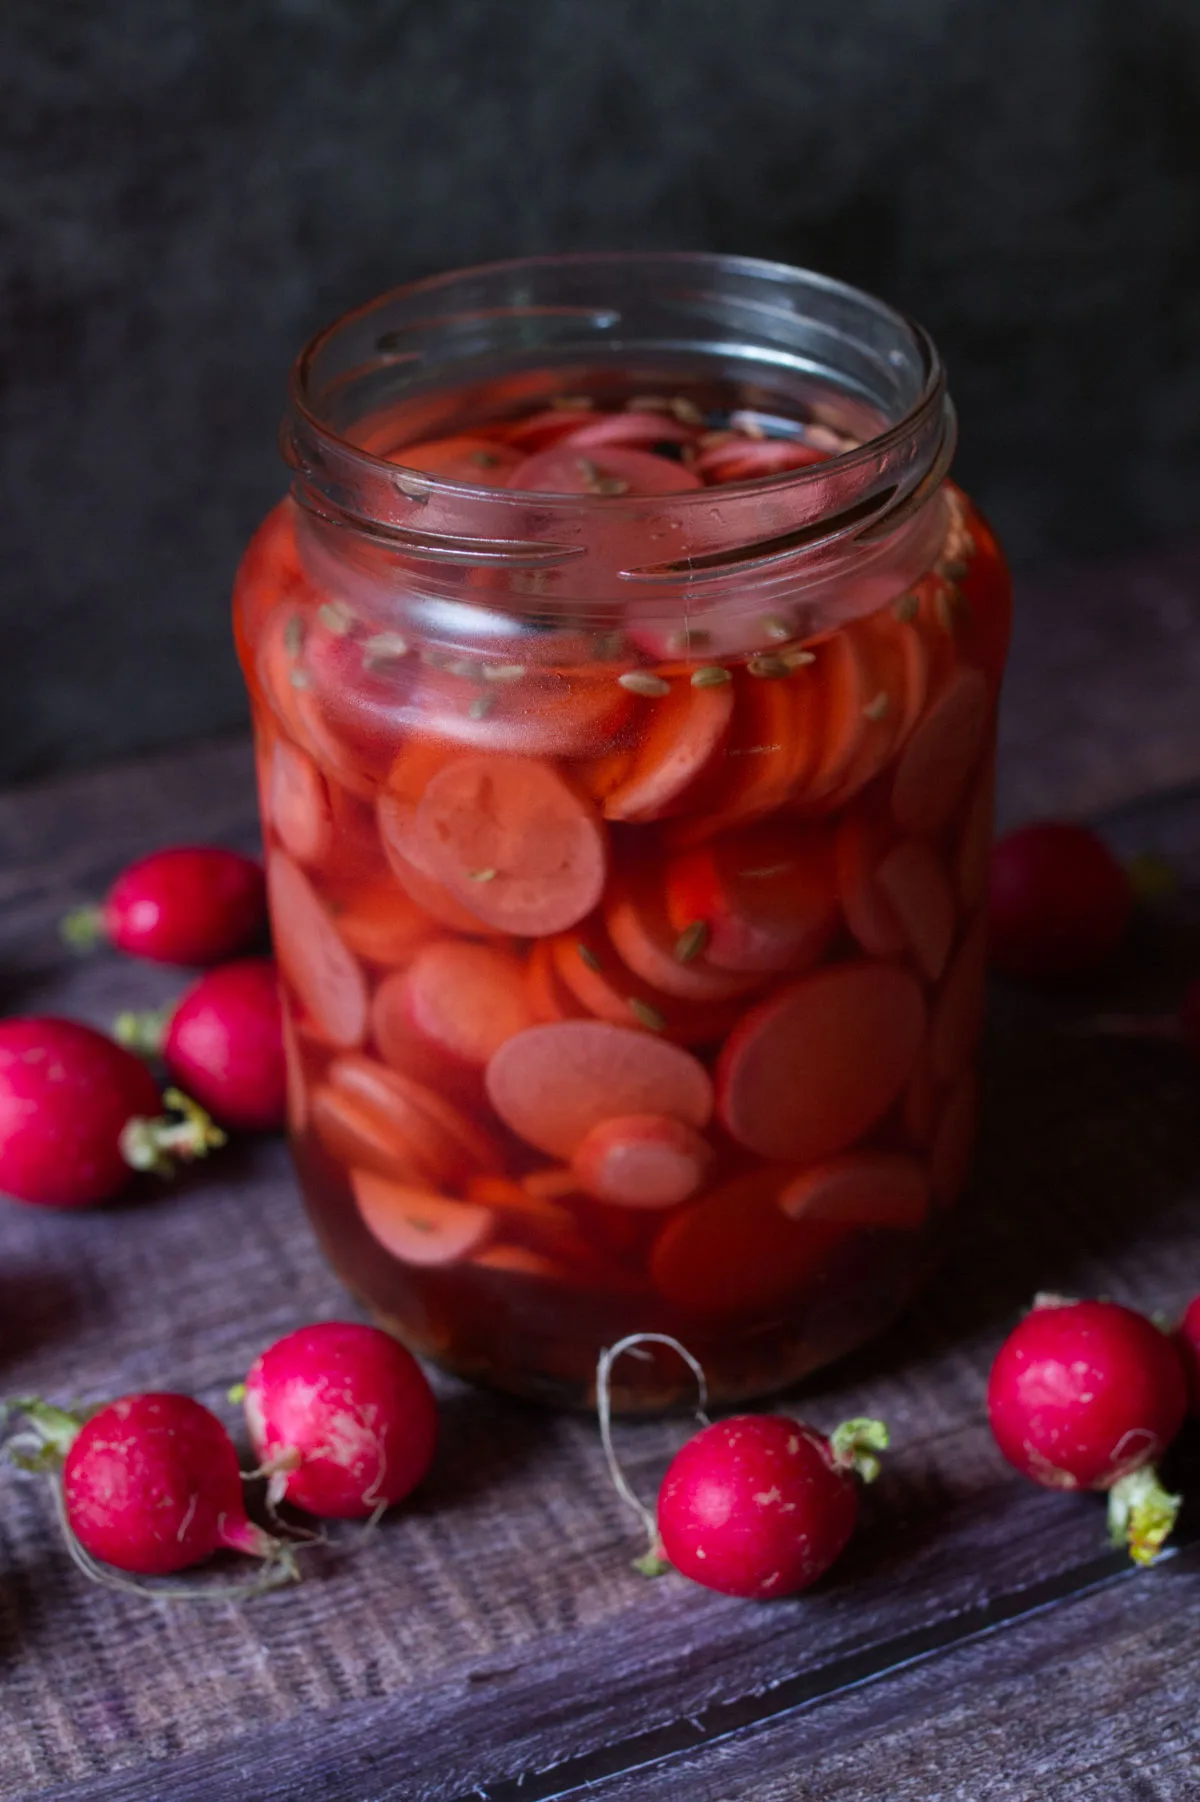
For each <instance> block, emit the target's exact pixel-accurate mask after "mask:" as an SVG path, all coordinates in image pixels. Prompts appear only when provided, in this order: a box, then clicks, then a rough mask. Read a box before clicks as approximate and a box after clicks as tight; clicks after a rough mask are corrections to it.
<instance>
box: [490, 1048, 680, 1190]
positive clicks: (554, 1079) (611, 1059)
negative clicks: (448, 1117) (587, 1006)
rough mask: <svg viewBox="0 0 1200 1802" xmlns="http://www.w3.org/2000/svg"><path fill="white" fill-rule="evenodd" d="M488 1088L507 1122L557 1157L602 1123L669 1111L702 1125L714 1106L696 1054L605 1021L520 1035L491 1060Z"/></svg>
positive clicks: (570, 1152) (568, 1155)
mask: <svg viewBox="0 0 1200 1802" xmlns="http://www.w3.org/2000/svg"><path fill="white" fill-rule="evenodd" d="M487 1090H488V1096H489V1098H490V1100H491V1103H492V1106H493V1107H494V1108H495V1110H496V1112H497V1113H498V1114H499V1116H500V1118H501V1119H502V1120H503V1121H504V1123H505V1125H507V1126H509V1127H511V1128H512V1130H513V1132H515V1133H516V1134H517V1135H518V1136H519V1137H520V1138H522V1139H524V1140H525V1141H526V1143H527V1144H529V1145H533V1146H536V1147H537V1149H538V1150H539V1151H544V1152H546V1153H548V1154H549V1156H551V1157H557V1158H571V1157H572V1156H573V1155H574V1153H575V1150H576V1148H577V1146H578V1145H579V1144H580V1142H581V1141H582V1140H583V1138H584V1137H585V1136H586V1134H587V1133H589V1132H590V1131H591V1129H592V1127H594V1126H598V1125H599V1124H600V1122H601V1121H602V1120H609V1119H612V1118H614V1117H615V1116H617V1115H621V1114H646V1113H663V1114H670V1115H672V1116H673V1117H674V1118H675V1119H677V1120H683V1121H685V1122H686V1123H687V1124H688V1125H690V1126H694V1127H696V1128H697V1129H699V1128H702V1127H704V1126H705V1125H706V1124H707V1122H708V1119H709V1117H710V1115H711V1114H712V1105H713V1095H712V1084H711V1082H710V1081H709V1078H708V1074H707V1072H706V1071H705V1069H704V1066H703V1065H702V1064H701V1063H700V1062H699V1061H698V1060H697V1059H696V1058H694V1057H693V1056H692V1055H691V1053H690V1052H687V1051H684V1050H682V1049H681V1048H680V1047H679V1046H678V1045H672V1044H669V1043H668V1042H666V1041H664V1040H662V1039H656V1038H652V1037H651V1036H650V1034H649V1033H642V1032H633V1031H630V1030H629V1029H628V1028H626V1027H623V1026H610V1025H609V1024H608V1023H607V1022H606V1021H602V1020H563V1021H560V1022H558V1023H557V1024H554V1025H550V1026H532V1027H530V1028H529V1029H528V1031H526V1032H520V1033H518V1034H517V1035H516V1037H515V1038H512V1039H509V1040H508V1041H507V1043H505V1044H503V1045H502V1046H501V1047H500V1049H499V1051H497V1053H496V1055H495V1057H493V1059H492V1061H491V1063H490V1064H489V1065H488V1070H487Z"/></svg>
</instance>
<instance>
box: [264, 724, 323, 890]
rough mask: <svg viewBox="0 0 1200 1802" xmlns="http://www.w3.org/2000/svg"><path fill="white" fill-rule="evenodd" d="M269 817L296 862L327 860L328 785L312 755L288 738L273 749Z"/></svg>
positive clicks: (269, 773) (268, 789)
mask: <svg viewBox="0 0 1200 1802" xmlns="http://www.w3.org/2000/svg"><path fill="white" fill-rule="evenodd" d="M266 813H267V819H268V820H269V821H270V823H271V825H272V826H274V828H275V831H276V832H277V834H278V835H279V840H280V843H281V844H282V845H283V848H284V850H285V851H288V852H290V854H291V855H292V856H293V857H294V858H295V859H296V862H297V863H306V864H320V863H324V862H325V860H326V858H327V857H328V856H329V853H330V850H331V849H332V846H333V837H334V833H333V808H332V806H331V805H330V800H329V785H328V783H327V782H326V780H325V778H324V776H323V775H322V774H321V772H320V770H319V769H318V768H317V766H316V764H315V763H314V762H313V760H312V758H311V757H308V756H306V755H305V753H304V752H303V751H301V750H299V749H298V748H297V747H296V746H295V745H294V744H292V743H291V742H290V741H289V740H288V739H286V738H277V739H276V740H275V743H274V745H273V746H272V748H271V762H270V766H269V772H268V776H267V806H266Z"/></svg>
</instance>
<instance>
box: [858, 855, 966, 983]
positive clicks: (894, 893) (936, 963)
mask: <svg viewBox="0 0 1200 1802" xmlns="http://www.w3.org/2000/svg"><path fill="white" fill-rule="evenodd" d="M875 885H876V887H877V888H878V889H879V891H880V893H881V894H882V895H883V897H884V899H885V900H886V901H887V903H888V905H889V906H890V907H891V909H892V912H893V913H894V914H895V916H896V918H897V919H898V920H899V922H900V924H901V926H903V928H904V931H905V934H906V935H907V938H908V941H909V943H910V944H911V946H912V948H913V950H914V952H915V953H916V958H917V963H918V964H919V965H920V967H921V971H922V973H923V975H925V976H926V977H928V979H929V981H930V982H936V981H937V980H938V978H939V977H940V976H941V974H942V971H943V970H944V969H945V967H946V959H947V958H948V957H949V955H950V947H951V945H952V944H953V943H954V928H955V924H956V921H955V912H954V896H953V894H952V893H951V890H950V883H949V881H948V880H947V877H946V873H945V871H944V870H943V868H942V865H941V863H940V861H939V860H938V858H937V857H936V856H935V855H934V853H933V852H932V851H931V850H930V848H929V846H928V845H926V844H923V843H922V841H921V840H920V839H915V838H906V839H901V841H900V843H899V844H898V845H895V846H894V847H893V848H892V850H890V851H889V852H888V853H887V856H886V857H884V858H883V860H882V861H881V863H880V865H879V867H878V869H877V870H876V871H875Z"/></svg>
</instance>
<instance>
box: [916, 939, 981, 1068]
mask: <svg viewBox="0 0 1200 1802" xmlns="http://www.w3.org/2000/svg"><path fill="white" fill-rule="evenodd" d="M987 953H988V927H987V915H986V914H981V915H980V917H979V918H978V919H977V920H976V922H975V924H974V925H973V926H972V927H971V929H970V931H969V932H968V933H967V936H966V938H965V939H964V940H963V942H962V944H961V945H960V946H959V948H958V950H957V952H956V953H955V956H954V959H953V962H952V963H951V965H950V968H949V970H948V971H947V972H946V977H945V980H944V982H943V983H942V990H941V994H940V995H939V997H938V999H937V1001H936V1003H935V1005H934V1010H933V1027H932V1031H931V1034H930V1040H929V1045H930V1055H931V1057H932V1059H933V1068H934V1070H935V1072H936V1073H937V1075H938V1076H940V1077H941V1078H942V1080H943V1082H955V1081H957V1080H958V1078H959V1077H960V1076H961V1075H962V1072H963V1068H964V1066H965V1065H966V1064H967V1063H968V1062H969V1061H970V1059H971V1057H972V1055H973V1053H974V1051H975V1047H976V1045H978V1043H979V1035H980V1033H981V1032H982V1031H983V1016H984V1009H985V1006H986V1002H987Z"/></svg>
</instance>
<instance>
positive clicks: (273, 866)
mask: <svg viewBox="0 0 1200 1802" xmlns="http://www.w3.org/2000/svg"><path fill="white" fill-rule="evenodd" d="M267 898H268V900H269V902H270V909H271V932H272V937H273V939H274V942H275V955H276V957H277V958H278V959H279V966H280V969H281V970H282V971H283V974H284V976H285V977H286V978H287V980H288V981H289V982H290V983H291V985H292V987H293V989H295V991H296V993H297V994H298V995H299V997H300V999H301V1001H302V1002H303V1003H304V1006H305V1008H306V1010H307V1011H308V1012H309V1013H310V1014H311V1015H312V1017H313V1019H314V1020H315V1022H316V1024H317V1026H318V1027H319V1028H320V1030H321V1031H322V1033H324V1035H325V1037H326V1038H327V1039H328V1040H329V1041H330V1043H331V1044H334V1045H340V1046H345V1047H349V1046H352V1045H360V1044H361V1043H362V1041H363V1038H364V1036H365V1034H366V1030H367V984H366V980H365V978H364V977H363V973H362V970H361V969H360V968H359V965H358V963H357V962H356V960H355V958H354V957H353V955H352V954H351V952H349V951H348V950H347V949H346V946H345V945H344V944H343V943H342V941H341V939H340V938H339V937H338V934H337V929H336V927H335V926H334V924H333V921H332V920H331V919H330V917H329V915H328V913H327V912H326V910H325V908H324V906H323V905H322V903H321V901H320V899H319V898H318V896H317V893H316V891H315V889H314V888H313V886H312V884H311V883H310V882H309V880H308V877H307V876H306V875H305V874H304V872H303V871H302V870H301V869H300V867H299V865H298V864H295V863H293V862H292V860H291V858H290V857H285V856H284V854H283V852H282V851H273V852H272V853H271V855H270V857H269V858H268V859H267Z"/></svg>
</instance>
